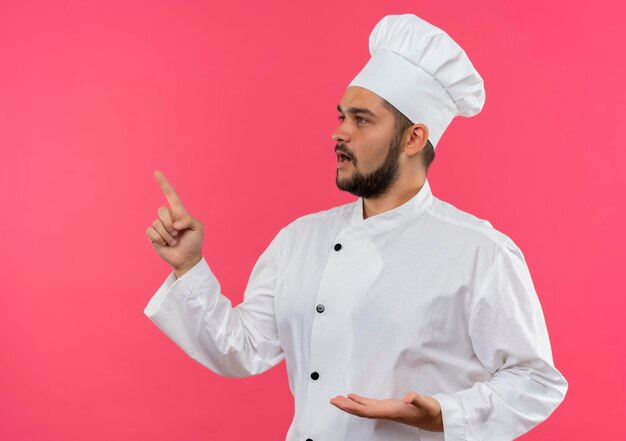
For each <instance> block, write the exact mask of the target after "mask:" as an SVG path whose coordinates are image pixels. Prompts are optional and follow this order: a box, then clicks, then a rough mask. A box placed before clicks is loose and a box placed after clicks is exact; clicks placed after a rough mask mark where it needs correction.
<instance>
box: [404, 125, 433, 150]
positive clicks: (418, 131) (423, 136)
mask: <svg viewBox="0 0 626 441" xmlns="http://www.w3.org/2000/svg"><path fill="white" fill-rule="evenodd" d="M408 130H409V135H410V136H409V139H408V141H407V144H406V146H405V147H404V151H405V152H406V153H407V154H408V155H409V156H413V155H416V154H418V153H419V152H421V151H422V149H423V148H424V147H425V146H426V143H427V142H428V127H426V126H425V125H424V124H422V123H418V124H413V125H412V126H411V127H409V128H408Z"/></svg>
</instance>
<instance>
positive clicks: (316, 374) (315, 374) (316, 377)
mask: <svg viewBox="0 0 626 441" xmlns="http://www.w3.org/2000/svg"><path fill="white" fill-rule="evenodd" d="M319 377H320V374H318V373H317V372H313V373H312V374H311V378H312V379H314V380H317V379H318V378H319Z"/></svg>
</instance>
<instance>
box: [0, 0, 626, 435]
mask: <svg viewBox="0 0 626 441" xmlns="http://www.w3.org/2000/svg"><path fill="white" fill-rule="evenodd" d="M611 3H613V5H611ZM619 4H620V2H617V1H615V2H597V1H596V2H588V1H586V2H581V1H545V0H543V1H534V0H533V1H517V2H503V1H496V0H493V1H489V2H486V1H480V2H468V1H448V2H437V1H431V2H425V1H411V2H409V1H397V2H373V1H369V2H364V1H362V0H361V1H354V0H347V1H342V2H337V1H324V2H297V1H293V0H286V1H280V2H267V1H264V2H253V1H250V2H246V3H244V2H229V3H226V2H219V3H217V2H190V1H181V2H178V1H173V0H172V1H135V2H128V1H106V2H103V1H81V2H78V1H54V2H53V1H50V2H33V1H17V0H16V1H6V0H4V1H1V2H0V148H1V149H2V161H1V164H0V185H1V192H0V198H1V199H0V203H1V207H2V211H3V213H2V216H0V229H1V231H3V233H4V236H3V241H2V246H1V247H0V249H1V263H2V271H3V276H2V278H1V281H0V283H1V289H0V345H1V348H0V349H1V352H0V354H1V355H0V357H1V359H0V361H1V363H0V391H1V392H0V438H2V439H7V440H9V439H10V440H32V439H37V440H53V439H67V440H77V439H91V440H105V439H106V440H110V439H116V440H138V439H151V440H154V441H158V440H208V439H229V440H237V439H244V437H246V436H250V435H252V436H254V439H256V440H280V439H284V436H285V434H286V431H287V428H288V426H289V423H290V421H291V418H292V415H293V398H292V396H291V395H290V392H289V389H288V385H287V377H286V371H285V365H284V362H283V363H281V364H280V365H279V366H277V367H275V368H274V369H272V370H270V371H269V372H267V373H265V374H263V375H261V376H258V377H251V378H246V379H231V378H222V377H219V376H217V375H216V374H214V373H212V372H211V371H209V370H207V369H205V368H204V367H202V366H201V365H200V364H198V363H196V362H195V361H193V360H192V359H191V358H189V357H188V356H186V355H185V354H184V353H183V352H182V351H181V350H180V349H179V348H178V347H177V346H175V344H174V343H172V342H171V341H170V340H169V339H168V338H167V337H166V336H165V335H164V334H163V333H162V332H161V331H160V330H159V329H158V328H157V327H155V326H154V325H153V324H152V322H150V320H149V319H148V318H147V317H145V316H144V314H143V308H144V307H145V305H146V304H147V302H148V300H149V299H150V297H151V296H152V295H153V293H154V292H155V291H156V289H157V288H158V287H159V286H160V285H161V283H162V282H163V280H164V279H165V278H166V277H167V275H168V273H169V267H168V266H167V264H166V263H165V262H163V261H162V260H160V259H159V257H158V256H157V255H156V253H155V252H154V251H153V249H152V247H151V246H150V245H149V242H148V239H147V237H146V235H145V230H146V228H147V227H148V226H149V225H150V224H151V223H152V220H153V219H154V218H155V217H156V216H157V208H158V207H159V206H160V205H164V204H165V203H166V201H165V198H164V197H163V196H162V194H161V192H160V189H159V187H158V185H157V183H156V181H155V180H154V177H153V175H152V173H153V171H154V170H156V169H160V170H162V171H163V172H164V173H165V174H166V176H167V177H169V179H170V180H171V182H172V183H173V184H174V186H175V188H176V189H177V191H178V193H179V194H180V196H181V198H182V199H183V202H184V203H185V204H186V206H187V208H188V209H189V210H190V212H191V213H192V214H194V215H195V216H196V217H198V218H200V219H202V220H203V221H204V222H205V225H206V236H205V242H204V248H203V251H204V256H205V257H206V259H207V261H208V262H209V265H210V266H211V268H212V269H213V270H214V271H215V273H216V274H217V275H218V278H219V280H220V282H221V284H222V288H223V290H224V293H225V295H227V296H228V297H229V298H230V299H231V300H232V301H233V303H234V304H237V303H239V302H240V301H241V300H242V299H243V289H244V288H245V285H246V282H247V279H248V276H249V274H250V271H251V269H252V266H253V265H254V263H255V261H256V259H257V258H258V256H259V255H260V253H261V252H262V251H263V250H264V249H265V247H266V246H267V245H268V244H269V242H270V240H271V239H272V238H273V237H274V235H275V234H276V233H277V232H278V230H279V229H280V228H281V227H283V226H284V225H286V224H287V223H289V222H291V221H292V220H294V219H295V218H297V217H299V216H302V215H304V214H307V213H311V212H315V211H320V210H324V209H327V208H330V207H332V206H335V205H339V204H344V203H348V202H351V201H353V200H354V199H355V198H354V197H353V196H352V195H350V194H348V193H343V192H341V191H339V190H338V189H337V188H336V186H335V174H336V170H335V155H334V154H333V149H334V143H333V142H332V140H331V138H330V135H331V133H332V131H333V129H334V127H335V125H336V124H337V120H336V116H337V112H336V110H335V106H336V104H337V103H338V101H339V99H340V98H341V96H342V94H343V91H344V90H345V87H346V86H347V84H348V83H349V81H350V80H351V79H352V78H353V76H354V75H356V73H357V72H358V71H359V70H360V69H361V67H362V66H363V65H364V63H365V62H366V61H367V59H368V57H369V53H368V49H367V38H368V35H369V33H370V31H371V29H372V27H373V26H374V24H375V23H376V22H377V21H378V20H379V19H380V18H382V17H383V16H384V15H386V14H390V13H405V12H412V13H416V14H417V15H420V16H422V17H423V18H425V19H426V20H428V21H430V22H431V23H433V24H435V25H437V26H439V27H441V28H443V29H445V30H446V31H447V32H448V33H449V34H450V35H451V36H452V37H453V38H454V39H455V40H456V41H458V42H459V43H460V44H461V46H463V47H464V49H465V50H466V52H467V53H468V54H469V56H470V58H471V60H472V61H473V63H474V65H475V66H476V68H477V69H478V71H479V72H480V73H481V75H482V76H483V78H484V80H485V85H486V94H487V100H486V104H485V107H484V110H483V112H482V113H481V114H479V115H478V116H476V117H474V118H471V119H464V118H457V119H456V120H455V121H454V122H453V123H452V125H451V126H450V127H449V129H448V131H447V132H446V134H444V136H443V138H442V140H441V142H440V143H439V145H438V146H437V158H436V159H435V162H434V163H433V166H432V167H431V170H430V172H429V180H430V182H431V186H432V189H433V193H434V194H435V196H437V197H439V198H440V199H442V200H445V201H448V202H450V203H452V204H453V205H456V206H457V207H459V208H460V209H462V210H465V211H468V212H470V213H472V214H475V215H477V216H479V217H482V218H486V219H488V220H490V221H491V222H492V223H493V225H494V227H495V228H497V229H499V230H500V231H502V232H504V233H505V234H507V235H509V236H510V237H511V238H513V240H514V241H515V242H516V243H517V244H518V245H519V246H520V248H521V249H522V251H523V252H524V254H525V256H526V259H527V262H528V264H529V267H530V270H531V274H532V276H533V280H534V282H535V286H536V289H537V292H538V294H539V297H540V300H541V302H542V305H543V310H544V314H545V316H546V321H547V324H548V330H549V332H550V337H551V342H552V347H553V354H554V359H555V363H556V365H557V367H558V368H559V369H560V370H561V371H562V372H563V374H564V375H565V377H566V378H567V380H568V381H569V384H570V388H569V392H568V395H567V397H566V398H565V401H564V403H563V404H562V405H561V406H560V407H559V408H558V409H557V410H556V411H555V412H554V414H553V415H552V416H551V417H550V418H549V419H548V420H547V421H546V422H544V423H542V424H540V425H539V426H537V427H536V428H535V429H533V430H532V431H531V432H530V433H528V434H527V435H525V436H524V437H523V439H525V440H534V441H538V440H555V439H576V440H578V439H580V440H583V439H598V440H600V439H601V440H620V439H626V428H625V426H624V424H623V417H624V416H623V415H624V411H626V406H625V405H624V392H625V391H626V381H625V380H624V377H623V374H622V371H623V369H624V367H625V361H626V351H625V350H624V347H623V339H624V337H625V333H624V306H625V303H626V302H625V300H624V294H625V289H624V282H623V280H622V277H623V275H624V274H625V273H626V271H625V270H624V264H625V263H626V256H625V251H624V250H625V249H626V235H625V234H624V229H623V225H624V221H625V220H626V213H625V211H626V209H625V204H624V193H625V189H626V185H625V184H626V177H625V176H626V173H625V171H626V170H625V169H626V154H625V153H624V151H625V150H624V140H623V137H622V130H623V127H624V123H625V122H626V110H625V109H626V106H625V103H626V93H625V90H626V88H625V87H624V85H623V81H624V78H626V65H625V61H624V60H625V57H624V54H625V53H626V48H625V45H624V41H626V39H625V35H624V34H625V32H624V25H623V22H624V14H623V12H624V11H622V10H620V7H619V6H618V5H619ZM620 226H621V227H620ZM354 392H358V391H354ZM381 398H382V397H381Z"/></svg>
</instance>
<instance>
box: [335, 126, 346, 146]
mask: <svg viewBox="0 0 626 441" xmlns="http://www.w3.org/2000/svg"><path fill="white" fill-rule="evenodd" d="M332 138H333V140H334V141H336V142H349V141H350V134H349V133H348V132H347V131H346V130H345V129H344V128H343V127H342V125H340V126H339V127H337V129H335V131H334V132H333V135H332Z"/></svg>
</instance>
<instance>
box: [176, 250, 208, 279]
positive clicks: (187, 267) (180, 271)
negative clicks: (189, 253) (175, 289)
mask: <svg viewBox="0 0 626 441" xmlns="http://www.w3.org/2000/svg"><path fill="white" fill-rule="evenodd" d="M201 260H202V256H199V257H197V258H195V259H193V260H192V261H191V262H189V263H185V264H183V265H181V266H179V267H178V268H174V275H175V276H176V279H177V280H178V279H180V278H181V277H182V276H183V275H184V274H185V273H186V272H187V271H189V270H190V269H191V268H193V267H194V266H196V265H197V264H198V262H200V261H201Z"/></svg>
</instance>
